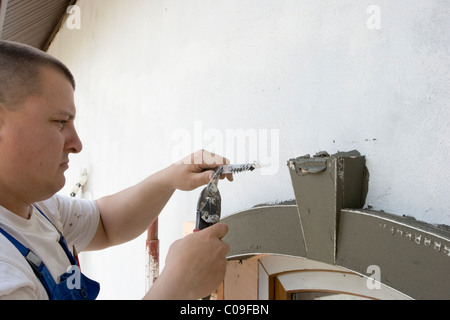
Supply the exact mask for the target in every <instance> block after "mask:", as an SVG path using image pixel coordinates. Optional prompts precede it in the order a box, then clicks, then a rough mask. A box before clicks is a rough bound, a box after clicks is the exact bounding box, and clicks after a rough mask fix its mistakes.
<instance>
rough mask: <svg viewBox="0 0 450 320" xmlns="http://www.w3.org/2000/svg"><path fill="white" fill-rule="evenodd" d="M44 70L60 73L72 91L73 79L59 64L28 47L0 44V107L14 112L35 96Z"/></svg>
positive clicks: (57, 61) (0, 42)
mask: <svg viewBox="0 0 450 320" xmlns="http://www.w3.org/2000/svg"><path fill="white" fill-rule="evenodd" d="M44 68H51V69H53V70H55V71H59V72H61V74H62V75H64V76H65V77H66V78H67V80H68V81H69V82H70V83H71V84H72V87H73V89H74V90H75V80H74V78H73V75H72V73H71V72H70V71H69V69H68V68H67V67H66V66H65V65H64V64H63V63H62V62H60V61H59V60H57V59H55V58H54V57H52V56H51V55H49V54H47V53H45V52H43V51H40V50H37V49H35V48H32V47H30V46H27V45H24V44H19V43H15V42H9V41H1V40H0V103H1V104H3V105H4V106H5V107H7V108H9V109H12V110H13V109H16V108H18V107H19V106H20V104H21V103H22V102H23V101H24V100H25V99H26V98H27V97H28V96H30V95H32V94H38V93H39V92H40V90H41V84H42V83H41V81H40V76H41V71H42V69H44Z"/></svg>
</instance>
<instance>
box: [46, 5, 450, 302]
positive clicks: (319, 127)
mask: <svg viewBox="0 0 450 320" xmlns="http://www.w3.org/2000/svg"><path fill="white" fill-rule="evenodd" d="M77 6H78V8H79V10H78V11H76V12H78V14H79V16H73V15H72V16H71V18H72V19H75V18H80V19H79V21H78V22H79V24H78V25H77V24H74V25H71V26H70V27H68V25H67V24H64V25H63V27H62V29H61V30H60V32H59V33H58V34H57V36H56V38H55V40H54V42H53V43H52V45H51V46H50V49H49V52H50V53H51V54H53V55H55V56H56V57H58V58H60V59H61V60H62V61H64V62H65V63H66V64H67V65H68V66H69V67H70V69H71V70H72V71H73V73H74V75H75V77H76V79H77V91H76V104H77V108H78V114H77V120H76V125H77V128H78V131H79V134H80V137H81V139H82V140H83V142H84V150H83V151H82V153H81V154H79V155H75V156H72V158H71V168H70V169H69V171H68V172H67V186H66V188H65V189H63V190H62V191H61V192H62V193H65V194H69V193H70V190H71V189H72V187H73V185H74V184H75V182H76V180H77V178H78V176H79V175H80V174H81V172H82V170H83V169H84V168H86V169H87V171H88V174H89V177H88V183H87V185H86V186H85V188H84V189H83V192H82V193H81V194H80V195H79V196H82V197H85V198H98V197H101V196H103V195H106V194H110V193H112V192H116V191H119V190H121V189H122V188H124V187H127V186H130V185H132V184H134V183H136V182H138V181H140V180H141V179H143V178H144V177H145V176H147V175H149V174H151V173H153V172H155V171H157V170H159V169H161V168H163V167H165V166H167V165H169V164H170V163H172V162H174V161H176V160H178V159H179V158H181V157H183V156H184V155H186V154H187V153H189V152H193V151H195V150H196V149H198V148H201V147H204V148H208V149H212V150H214V151H216V152H218V153H221V154H224V155H225V156H228V157H229V158H230V160H231V161H232V162H240V161H247V160H248V161H253V160H263V162H264V163H265V164H266V169H265V171H260V172H259V173H258V172H255V173H251V174H250V173H243V174H241V175H240V176H236V177H235V182H233V183H228V182H220V183H219V188H220V190H221V193H222V212H223V214H224V215H229V214H232V213H234V212H236V211H238V210H241V209H248V208H250V207H252V206H253V205H255V204H259V203H267V202H277V201H283V200H288V199H294V193H293V190H292V186H291V181H290V177H289V172H288V169H287V166H286V161H287V160H288V159H291V158H293V157H296V156H299V155H303V154H306V153H311V154H314V153H316V152H317V151H321V150H326V151H328V152H329V153H330V154H331V153H335V152H337V151H348V150H353V149H357V150H358V151H359V152H360V153H361V154H363V155H365V156H366V160H367V163H366V164H367V167H368V170H369V172H370V181H369V192H368V195H367V200H366V206H369V205H370V206H371V207H372V208H373V209H375V210H384V211H386V212H392V213H395V214H399V215H410V216H413V217H415V218H417V219H419V220H423V221H426V222H429V223H435V224H450V202H449V201H448V194H449V192H450V187H449V176H450V174H449V170H448V159H447V158H448V156H449V154H450V142H449V139H448V137H449V136H450V124H449V121H450V120H449V119H450V114H449V113H450V111H449V110H450V108H449V101H450V99H449V98H450V93H449V88H450V75H449V72H450V48H449V47H450V42H449V41H448V39H449V37H450V5H449V4H448V3H447V1H438V0H426V1H425V0H424V1H412V0H407V1H381V0H379V1H360V0H358V1H356V0H352V1H351V0H348V1H331V0H330V1H326V0H323V1H303V0H295V1H293V0H292V1H287V0H286V1H279V0H263V1H261V0H245V1H242V0H239V1H237V0H234V1H233V0H227V1H225V0H215V1H205V0H190V1H182V0H172V1H163V0H154V1H153V0H152V1H147V0H146V1H143V0H128V1H123V0H111V1H107V2H106V1H100V0H79V1H78V2H77ZM73 14H75V11H74V13H73ZM74 27H75V28H74ZM239 139H241V140H239ZM239 141H240V142H239ZM255 158H257V159H255ZM199 192H200V189H199V190H196V191H193V192H190V193H185V192H177V193H176V194H175V195H174V196H173V198H172V200H171V202H170V203H169V204H168V205H167V207H166V208H165V209H164V211H163V213H162V215H161V218H160V224H159V225H160V232H159V235H160V240H161V260H162V262H163V261H164V258H165V255H166V253H167V249H168V247H169V245H170V243H171V242H173V241H174V240H175V239H177V238H179V237H181V235H182V225H183V221H189V220H194V218H195V206H196V202H197V197H198V195H199ZM83 263H84V266H85V267H84V270H83V271H86V273H88V274H89V275H91V276H92V277H93V278H95V279H96V280H98V281H100V282H101V283H102V292H101V294H100V298H103V299H108V298H113V299H125V298H129V299H135V298H140V297H142V296H143V294H144V291H145V283H144V280H145V273H144V270H145V269H144V268H145V236H142V237H140V238H139V239H137V240H135V241H133V242H131V243H129V244H127V245H124V246H120V247H117V248H112V249H108V250H105V251H103V252H99V253H95V254H85V255H84V256H83Z"/></svg>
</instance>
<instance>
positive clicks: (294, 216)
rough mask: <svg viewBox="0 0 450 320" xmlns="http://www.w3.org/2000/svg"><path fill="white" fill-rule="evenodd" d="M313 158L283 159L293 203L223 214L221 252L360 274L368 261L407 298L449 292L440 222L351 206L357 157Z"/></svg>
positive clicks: (359, 169)
mask: <svg viewBox="0 0 450 320" xmlns="http://www.w3.org/2000/svg"><path fill="white" fill-rule="evenodd" d="M319 158H320V159H321V160H317V161H315V160H314V158H308V157H300V158H297V159H295V160H291V161H290V162H289V166H290V171H291V177H292V183H293V187H294V191H295V195H296V202H297V205H288V206H276V205H275V206H265V207H256V208H252V209H250V210H245V211H242V212H239V213H237V214H234V215H231V216H228V217H225V218H224V219H223V222H225V223H227V224H228V225H229V229H230V232H229V234H228V235H227V236H226V238H225V239H224V240H225V241H227V242H228V243H229V244H230V246H231V252H230V254H229V259H230V260H232V259H243V258H245V257H248V256H252V255H256V254H280V255H290V256H296V257H302V258H307V259H309V260H313V261H318V262H323V263H327V264H331V265H334V266H338V267H342V268H345V269H347V270H349V271H351V272H355V273H357V274H361V275H365V276H370V275H371V272H372V271H371V269H370V267H371V266H374V267H376V268H378V270H379V273H380V274H379V280H380V282H381V283H382V284H384V285H386V286H389V287H391V288H393V289H395V290H398V291H399V292H402V293H403V294H405V295H407V296H409V297H411V298H413V299H449V298H450V277H449V276H448V270H450V230H449V229H448V227H446V226H442V227H437V226H433V225H430V224H427V223H423V222H419V221H416V220H415V219H412V218H408V217H401V216H397V215H393V214H388V213H384V212H378V211H373V210H363V209H358V207H362V205H363V201H362V202H361V199H362V197H364V194H363V193H364V185H365V180H366V177H367V175H366V173H367V172H366V169H365V166H364V157H361V156H359V155H358V154H355V153H352V154H350V155H349V154H339V155H334V156H331V157H330V156H328V155H325V156H324V157H319ZM304 160H306V162H308V164H307V165H304ZM311 160H314V161H311ZM314 162H316V163H314ZM314 166H320V170H311V168H312V167H314ZM348 207H353V208H352V209H348Z"/></svg>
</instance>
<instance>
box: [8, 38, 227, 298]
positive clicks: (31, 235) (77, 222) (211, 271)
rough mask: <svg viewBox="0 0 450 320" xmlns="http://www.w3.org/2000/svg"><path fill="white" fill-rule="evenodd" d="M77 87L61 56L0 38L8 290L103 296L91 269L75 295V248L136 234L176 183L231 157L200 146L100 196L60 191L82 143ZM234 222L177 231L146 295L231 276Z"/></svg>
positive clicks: (194, 291)
mask: <svg viewBox="0 0 450 320" xmlns="http://www.w3.org/2000/svg"><path fill="white" fill-rule="evenodd" d="M74 90H75V81H74V79H73V76H72V74H71V73H70V71H69V70H68V69H67V67H66V66H65V65H63V64H62V63H61V62H60V61H58V60H57V59H55V58H53V57H51V56H50V55H48V54H46V53H44V52H41V51H39V50H36V49H33V48H31V47H28V46H25V45H22V44H17V43H12V42H7V41H0V231H1V233H0V299H69V298H75V299H76V298H80V297H81V298H95V297H96V295H97V294H98V286H97V287H96V286H95V284H92V283H91V280H89V279H84V278H82V279H83V286H84V285H86V288H87V289H86V290H87V291H86V290H84V289H81V290H80V291H79V292H78V293H76V295H77V296H75V297H74V296H73V293H72V291H68V292H66V290H67V288H66V287H69V284H70V285H72V286H74V283H75V284H76V281H75V282H74V283H72V282H70V283H68V282H66V283H64V281H67V279H66V278H67V277H68V276H69V277H70V276H71V275H72V274H75V273H72V272H67V271H68V270H70V268H71V266H72V267H73V266H74V265H75V263H73V260H74V259H73V255H72V254H73V249H74V248H75V249H76V251H78V252H80V251H83V250H99V249H104V248H107V247H110V246H115V245H118V244H121V243H124V242H127V241H129V240H132V239H134V238H136V237H137V236H138V235H140V234H142V233H143V232H144V231H145V230H146V229H147V228H148V227H149V226H150V225H151V223H152V222H153V221H154V220H155V219H156V217H157V216H158V214H159V213H160V212H161V210H162V209H163V207H164V206H165V204H166V203H167V201H168V200H169V199H170V197H171V196H172V194H173V192H174V191H175V190H176V189H179V190H186V191H188V190H193V189H195V188H197V187H199V186H201V185H204V184H206V183H208V182H209V180H210V179H211V177H212V174H213V171H212V169H214V168H215V167H217V166H218V165H220V164H224V163H226V162H227V160H226V159H224V158H222V157H220V156H216V155H213V154H210V153H208V152H206V151H199V152H197V153H195V154H193V155H191V156H190V157H189V158H187V159H184V160H183V161H181V162H179V163H176V164H173V165H171V166H169V167H167V168H165V169H164V170H162V171H160V172H158V173H156V174H154V175H152V176H150V177H148V178H146V179H145V180H143V181H142V182H141V183H139V184H137V185H136V186H133V187H131V188H128V189H126V190H123V191H121V192H119V193H117V194H114V195H111V196H108V197H104V198H101V199H98V200H97V201H88V200H80V199H74V198H69V197H64V196H61V195H57V194H56V193H57V192H58V191H59V190H61V188H62V187H63V186H64V184H65V177H64V172H65V171H66V170H67V169H68V166H69V154H71V153H79V152H80V151H81V149H82V144H81V141H80V139H79V137H78V135H77V132H76V130H75V127H74V118H75V115H76V109H75V105H74ZM205 157H208V161H205ZM211 159H213V160H214V162H212V161H210V160H211ZM199 160H200V161H199ZM221 178H224V177H221ZM227 178H228V179H229V180H232V177H231V176H227ZM227 232H228V229H227V226H226V225H224V224H221V223H219V224H216V225H214V226H212V227H210V228H207V229H205V230H202V231H199V232H196V233H194V234H191V235H189V236H187V237H185V238H183V239H181V240H178V241H176V242H175V243H174V244H173V245H172V246H171V247H170V249H169V252H168V255H167V259H166V265H165V268H164V270H163V271H162V273H161V275H160V277H159V278H158V280H157V281H156V282H155V284H154V286H153V287H152V289H151V290H150V291H149V292H148V293H147V294H146V296H145V297H144V298H145V299H198V298H201V297H204V296H207V295H208V294H209V293H211V292H212V291H213V290H214V289H215V288H216V287H217V286H218V285H219V284H220V282H221V281H222V279H223V277H224V273H225V268H226V259H225V255H226V254H227V253H228V252H229V246H228V244H226V243H225V242H223V241H222V240H221V238H222V237H223V236H225V234H226V233H227ZM62 239H64V241H63V240H62ZM68 251H70V252H68ZM83 277H84V276H83ZM64 279H66V280H64ZM84 281H86V284H85V282H84ZM77 289H79V288H77ZM61 290H63V291H64V293H61ZM83 290H84V291H83Z"/></svg>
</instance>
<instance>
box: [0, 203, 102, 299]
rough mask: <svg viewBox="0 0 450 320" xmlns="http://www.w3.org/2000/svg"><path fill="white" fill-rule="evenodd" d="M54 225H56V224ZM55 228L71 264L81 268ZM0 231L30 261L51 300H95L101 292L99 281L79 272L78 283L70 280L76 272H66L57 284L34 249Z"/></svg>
mask: <svg viewBox="0 0 450 320" xmlns="http://www.w3.org/2000/svg"><path fill="white" fill-rule="evenodd" d="M35 208H36V209H37V210H38V211H39V212H40V213H41V214H42V215H43V216H44V217H45V218H46V219H47V220H48V221H49V222H50V223H51V224H52V225H53V223H52V222H51V221H50V219H48V218H47V216H46V215H45V214H44V213H43V212H42V211H41V210H39V208H38V207H36V206H35ZM53 226H54V227H55V225H53ZM55 229H56V230H57V231H58V233H59V235H60V238H59V244H60V245H61V247H62V248H63V250H64V252H65V253H66V255H67V257H68V258H69V260H70V263H71V265H72V266H73V267H77V268H79V264H78V262H77V260H76V259H75V257H74V256H73V254H72V253H71V252H70V250H69V248H68V247H67V242H66V240H65V239H64V237H63V235H62V234H61V232H59V230H58V228H56V227H55ZM0 233H2V234H3V235H4V236H5V237H6V238H7V239H8V240H9V241H10V242H11V243H12V244H13V245H14V246H15V247H16V248H17V250H19V252H20V253H21V254H22V255H23V256H24V258H25V259H26V260H27V261H28V263H29V264H30V266H31V269H33V271H34V273H35V275H36V276H37V277H38V279H39V280H40V281H41V283H42V285H43V286H44V288H45V291H47V294H48V297H49V299H50V300H95V298H97V296H98V293H99V292H100V285H99V284H98V282H95V281H93V280H91V279H89V278H88V277H86V276H85V275H83V274H82V273H81V272H79V273H78V274H79V277H80V279H78V280H79V281H76V285H73V283H70V282H71V279H72V278H73V274H74V273H72V272H66V273H64V274H62V275H61V276H60V278H59V279H60V282H59V283H58V284H57V283H56V282H55V280H54V279H53V277H52V275H51V274H50V272H49V270H48V269H47V266H46V265H45V264H44V262H43V261H42V260H41V259H40V258H39V257H38V256H37V255H36V254H35V253H34V252H33V251H31V250H30V249H28V248H27V247H25V246H24V245H23V244H21V243H20V242H19V241H17V240H16V239H15V238H14V237H12V236H11V235H10V234H9V233H7V232H6V231H5V230H3V229H2V228H1V227H0ZM78 270H79V269H78ZM75 275H76V274H75Z"/></svg>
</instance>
